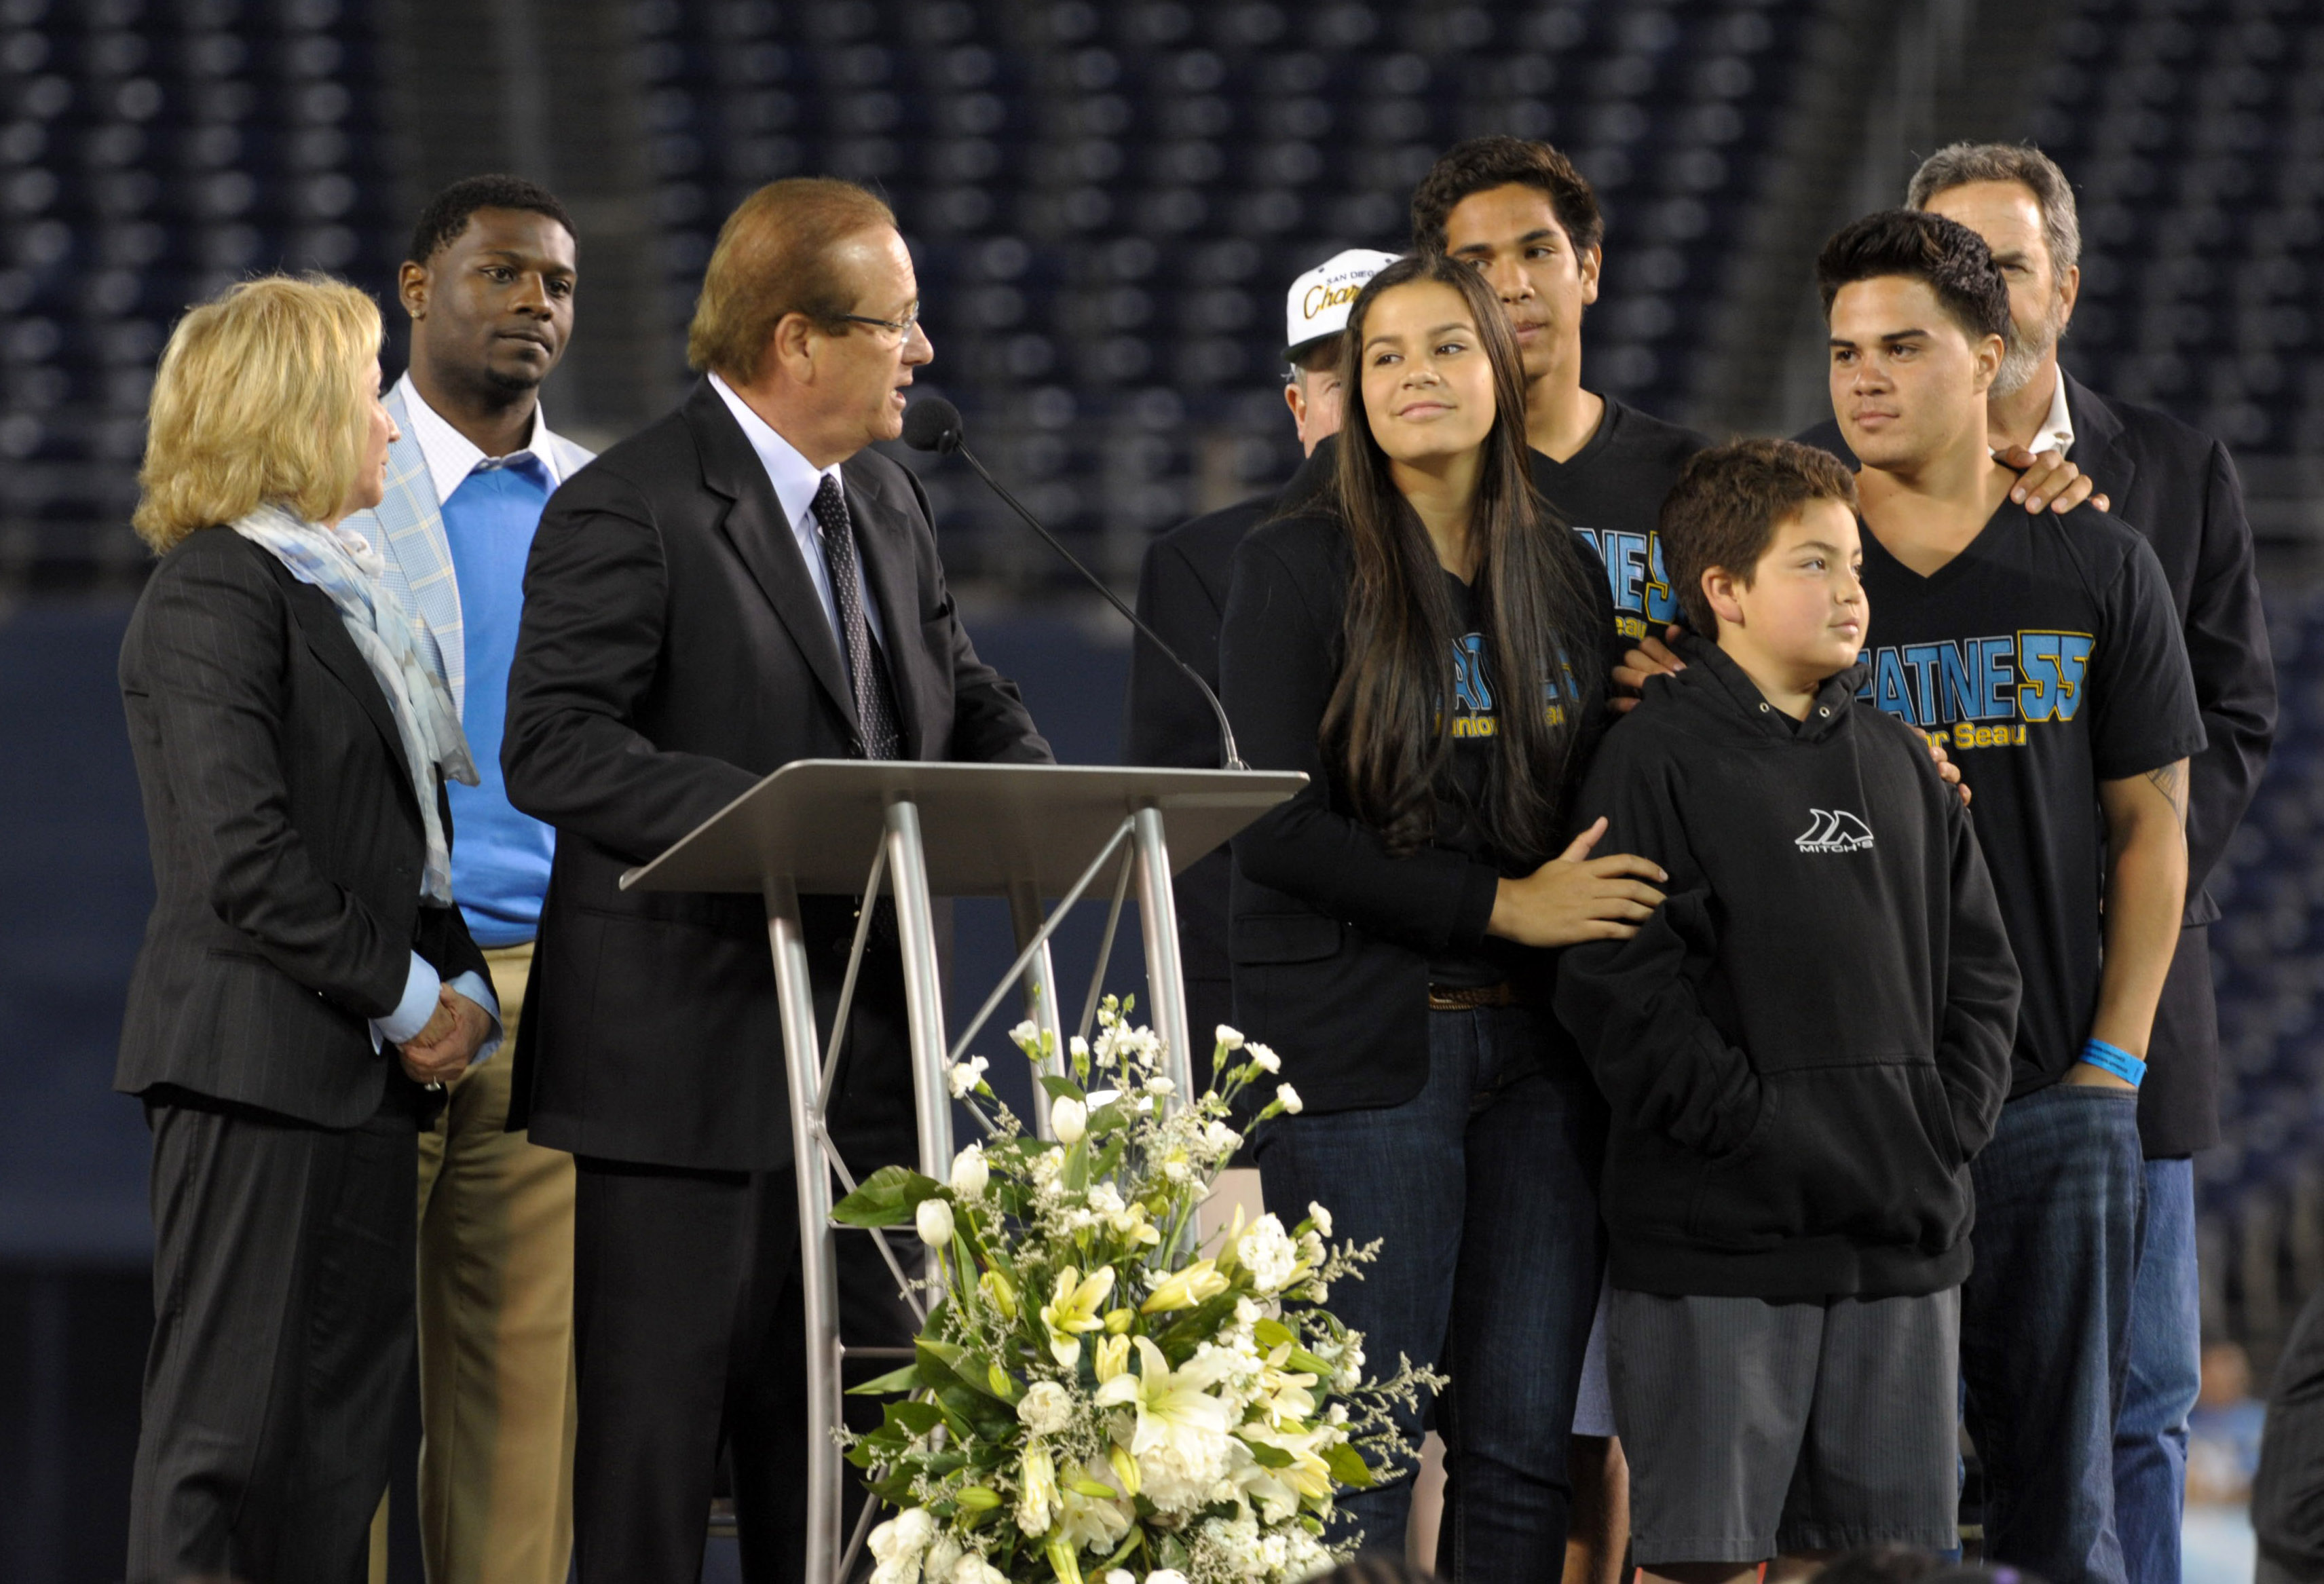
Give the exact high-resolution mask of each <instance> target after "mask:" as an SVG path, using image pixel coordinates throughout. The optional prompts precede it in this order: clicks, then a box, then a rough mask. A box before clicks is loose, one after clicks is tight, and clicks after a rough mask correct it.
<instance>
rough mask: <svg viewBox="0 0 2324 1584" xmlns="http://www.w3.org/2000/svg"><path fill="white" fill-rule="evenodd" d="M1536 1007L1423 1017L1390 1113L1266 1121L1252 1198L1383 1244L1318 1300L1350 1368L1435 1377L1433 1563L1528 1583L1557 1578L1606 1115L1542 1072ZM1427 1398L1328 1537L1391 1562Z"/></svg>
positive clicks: (1590, 1305) (1560, 1073)
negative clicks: (1437, 1478)
mask: <svg viewBox="0 0 2324 1584" xmlns="http://www.w3.org/2000/svg"><path fill="white" fill-rule="evenodd" d="M1544 1061H1545V1041H1544V1039H1543V1036H1542V1030H1541V1027H1540V1025H1539V1024H1538V1023H1536V1022H1535V1018H1534V1015H1533V1014H1532V1013H1530V1012H1527V1011H1526V1010H1524V1009H1522V1008H1477V1009H1475V1010H1472V1011H1462V1012H1436V1011H1432V1012H1431V1013H1429V1015H1428V1082H1427V1083H1426V1085H1425V1087H1424V1088H1423V1089H1422V1090H1421V1091H1420V1093H1419V1094H1418V1095H1416V1096H1415V1097H1414V1098H1413V1099H1412V1100H1410V1101H1406V1103H1405V1104H1403V1105H1400V1106H1393V1107H1389V1108H1387V1109H1385V1110H1362V1111H1342V1112H1339V1113H1337V1114H1334V1115H1331V1116H1300V1117H1283V1118H1279V1119H1277V1120H1275V1121H1273V1122H1270V1123H1268V1126H1267V1128H1265V1129H1264V1130H1263V1131H1262V1132H1261V1133H1260V1134H1259V1139H1258V1143H1257V1154H1258V1156H1259V1175H1260V1178H1261V1180H1262V1182H1263V1183H1264V1185H1265V1189H1266V1194H1267V1202H1268V1205H1269V1206H1271V1207H1272V1208H1274V1209H1275V1210H1276V1211H1278V1212H1279V1213H1281V1214H1282V1215H1283V1216H1284V1217H1285V1219H1286V1220H1296V1219H1297V1218H1298V1217H1300V1216H1302V1215H1305V1213H1306V1207H1307V1204H1308V1202H1310V1201H1315V1202H1321V1203H1322V1204H1323V1206H1324V1208H1325V1209H1327V1210H1329V1211H1331V1212H1332V1218H1333V1238H1332V1241H1333V1243H1335V1244H1337V1243H1342V1242H1347V1241H1351V1240H1352V1241H1354V1242H1356V1243H1358V1244H1363V1243H1369V1242H1370V1241H1371V1240H1372V1239H1375V1238H1377V1239H1380V1240H1381V1247H1380V1252H1379V1259H1378V1260H1376V1261H1375V1262H1374V1263H1372V1264H1371V1265H1369V1266H1365V1267H1364V1274H1363V1279H1362V1280H1360V1281H1355V1280H1350V1281H1343V1282H1341V1283H1338V1284H1336V1285H1334V1286H1333V1289H1332V1295H1331V1303H1330V1308H1331V1310H1332V1312H1333V1313H1334V1314H1337V1315H1338V1316H1339V1317H1340V1318H1341V1319H1342V1321H1344V1322H1347V1324H1348V1325H1349V1326H1351V1327H1352V1328H1353V1329H1355V1330H1357V1331H1362V1332H1363V1333H1364V1344H1363V1346H1364V1354H1365V1359H1366V1364H1365V1373H1366V1374H1368V1375H1374V1376H1383V1377H1384V1376H1388V1375H1392V1374H1394V1373H1395V1372H1396V1370H1397V1360H1398V1358H1399V1356H1403V1357H1408V1358H1411V1360H1412V1361H1413V1362H1414V1363H1415V1364H1428V1365H1433V1366H1434V1367H1435V1368H1438V1369H1439V1370H1441V1371H1443V1373H1444V1374H1446V1375H1449V1376H1450V1377H1452V1386H1451V1387H1450V1388H1449V1389H1448V1390H1447V1391H1446V1392H1445V1394H1444V1395H1443V1397H1442V1398H1441V1399H1440V1400H1439V1401H1438V1403H1437V1404H1436V1418H1435V1424H1436V1428H1437V1431H1438V1432H1439V1433H1440V1434H1441V1435H1442V1436H1443V1439H1444V1448H1445V1476H1446V1478H1445V1493H1444V1498H1445V1512H1444V1524H1443V1530H1442V1532H1441V1533H1440V1535H1439V1538H1438V1542H1437V1552H1436V1565H1437V1571H1438V1572H1439V1573H1441V1574H1443V1576H1444V1577H1446V1578H1448V1579H1453V1580H1456V1581H1457V1580H1464V1579H1476V1580H1480V1581H1482V1580H1490V1581H1491V1584H1526V1581H1527V1580H1534V1579H1541V1580H1554V1579H1558V1578H1559V1577H1560V1576H1561V1574H1562V1573H1563V1570H1564V1564H1565V1532H1566V1524H1567V1519H1568V1515H1569V1510H1570V1508H1571V1506H1572V1486H1571V1484H1570V1483H1569V1481H1568V1478H1567V1473H1566V1467H1565V1444H1566V1439H1567V1430H1568V1427H1569V1426H1570V1425H1571V1424H1572V1423H1573V1400H1574V1393H1575V1389H1576V1386H1577V1385H1578V1383H1579V1381H1580V1379H1581V1374H1582V1353H1583V1349H1585V1347H1586V1346H1587V1345H1588V1342H1589V1340H1590V1317H1591V1313H1592V1312H1594V1311H1595V1310H1596V1308H1597V1303H1598V1277H1599V1268H1600V1261H1601V1259H1602V1257H1603V1252H1604V1250H1603V1246H1602V1238H1601V1234H1600V1229H1599V1223H1598V1197H1597V1189H1596V1184H1597V1181H1598V1165H1599V1157H1600V1150H1601V1149H1602V1147H1603V1144H1604V1138H1605V1131H1606V1123H1605V1110H1604V1105H1603V1102H1602V1101H1600V1100H1599V1098H1598V1094H1597V1091H1596V1089H1595V1087H1594V1086H1593V1085H1592V1084H1591V1082H1590V1079H1589V1077H1588V1075H1587V1074H1586V1073H1582V1072H1580V1071H1578V1070H1566V1069H1564V1068H1563V1067H1561V1068H1559V1069H1558V1070H1555V1071H1551V1070H1548V1069H1546V1068H1545V1066H1544ZM1424 1418H1425V1405H1424V1408H1423V1409H1422V1410H1419V1411H1414V1412H1411V1413H1406V1414H1402V1415H1401V1416H1400V1419H1399V1428H1400V1429H1401V1431H1402V1432H1403V1434H1404V1437H1405V1440H1406V1455H1405V1456H1404V1457H1403V1458H1402V1459H1401V1460H1400V1462H1401V1463H1402V1466H1403V1467H1402V1471H1401V1473H1400V1474H1399V1476H1398V1477H1397V1478H1396V1479H1395V1480H1393V1481H1392V1482H1390V1483H1388V1484H1387V1485H1385V1486H1383V1487H1379V1488H1378V1489H1374V1490H1369V1491H1363V1492H1359V1493H1356V1494H1353V1495H1351V1496H1350V1497H1347V1498H1345V1499H1343V1500H1342V1503H1341V1510H1342V1514H1343V1515H1345V1517H1344V1520H1343V1529H1358V1528H1360V1529H1361V1530H1362V1532H1363V1535H1364V1542H1365V1543H1366V1545H1368V1546H1372V1547H1379V1548H1383V1549H1387V1550H1390V1551H1394V1552H1398V1553H1399V1554H1400V1553H1401V1552H1402V1551H1403V1549H1404V1537H1405V1526H1406V1511H1407V1508H1408V1506H1409V1505H1410V1502H1411V1497H1412V1472H1413V1469H1414V1467H1415V1465H1416V1463H1417V1460H1418V1454H1419V1448H1420V1440H1421V1433H1422V1428H1423V1420H1424Z"/></svg>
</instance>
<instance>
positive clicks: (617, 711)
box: [501, 380, 1051, 1171]
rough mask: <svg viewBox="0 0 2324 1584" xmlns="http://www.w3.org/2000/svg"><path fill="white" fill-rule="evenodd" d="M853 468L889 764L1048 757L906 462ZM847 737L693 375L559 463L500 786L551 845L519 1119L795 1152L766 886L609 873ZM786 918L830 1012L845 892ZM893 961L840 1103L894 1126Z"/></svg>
mask: <svg viewBox="0 0 2324 1584" xmlns="http://www.w3.org/2000/svg"><path fill="white" fill-rule="evenodd" d="M842 476H843V479H844V483H845V487H846V491H847V504H848V511H849V513H850V515H851V518H852V520H853V525H854V532H855V541H856V546H857V549H858V552H859V555H860V558H861V561H862V566H863V569H864V576H865V582H866V584H867V585H868V587H869V589H870V591H871V594H872V595H873V597H875V598H876V599H877V601H878V603H879V607H880V612H881V619H882V621H883V622H884V623H885V625H886V629H887V637H888V643H887V655H888V665H889V668H890V674H891V675H892V677H893V678H894V681H895V687H896V697H897V703H898V705H899V711H900V713H901V714H902V717H903V721H902V724H903V730H904V737H905V757H907V758H910V759H918V760H1012V761H1016V762H1019V763H1047V762H1048V761H1049V760H1050V758H1051V755H1050V752H1049V745H1048V744H1047V742H1046V741H1043V740H1042V739H1041V737H1040V735H1039V734H1038V733H1037V732H1036V731H1035V730H1034V729H1033V722H1032V719H1031V717H1030V716H1028V714H1026V711H1025V706H1024V704H1023V702H1022V701H1021V700H1020V699H1019V697H1018V694H1017V689H1016V687H1015V686H1013V685H1012V684H1010V682H1009V681H1008V680H1007V679H1006V678H1004V677H1001V675H1000V674H999V673H997V672H995V671H994V670H993V669H992V668H991V667H989V666H986V665H985V664H983V663H982V661H980V660H979V659H978V658H976V650H975V649H974V647H973V645H971V644H970V642H969V639H968V634H967V632H966V631H964V630H963V628H962V626H961V623H960V619H959V617H958V615H957V614H956V613H955V612H954V607H953V601H952V596H951V594H949V593H948V592H947V591H946V589H945V579H944V570H943V567H942V566H941V565H940V563H939V562H938V560H937V557H936V532H935V529H934V527H933V525H932V523H931V521H930V520H929V515H928V506H927V497H926V496H925V495H924V494H923V493H921V490H920V487H919V483H918V480H916V479H915V478H913V476H912V475H911V474H909V473H907V472H906V471H905V470H904V469H903V468H901V467H899V466H898V465H896V464H895V463H894V462H892V461H890V459H889V458H887V457H885V456H881V455H879V454H878V453H876V452H871V451H866V452H862V453H860V454H858V455H857V456H854V457H853V458H852V459H850V460H849V461H848V462H847V464H846V465H845V466H844V469H843V472H842ZM861 752H862V748H861V737H860V734H859V733H858V732H857V728H856V722H855V712H854V704H853V694H852V692H851V691H850V688H849V686H848V677H847V668H846V664H845V662H844V659H843V658H842V657H841V653H840V649H839V641H838V640H837V638H836V637H835V635H834V634H833V631H832V627H831V622H830V621H829V620H828V619H827V618H826V617H825V614H824V610H823V604H822V602H821V601H820V600H819V599H818V597H817V596H816V587H815V585H814V583H813V582H812V581H811V579H810V577H809V575H808V571H807V564H806V562H805V560H804V559H803V558H802V557H801V555H800V553H799V548H798V541H797V539H794V538H793V537H792V533H791V530H790V525H789V524H788V522H787V521H786V520H784V517H783V512H782V509H781V507H780V505H779V503H778V502H777V501H776V498H775V492H774V486H773V485H772V484H771V483H769V482H768V479H767V474H766V469H765V468H764V467H763V466H762V465H761V463H760V461H759V458H758V456H757V454H756V453H755V452H753V451H752V448H751V444H750V441H749V439H748V438H747V437H745V436H744V435H743V433H742V428H741V426H740V425H738V424H737V423H735V421H734V419H733V414H732V413H730V412H729V411H728V410H727V409H726V406H725V403H724V401H723V400H722V399H721V398H720V396H719V394H718V392H717V391H715V389H714V388H713V387H712V386H711V385H710V383H709V382H708V381H707V380H705V381H704V382H701V383H699V384H697V385H696V387H695V390H694V391H693V393H692V394H691V395H690V396H688V397H687V400H686V401H685V403H684V404H683V405H682V406H681V407H680V408H679V409H678V410H677V411H676V412H673V413H671V414H670V415H669V417H667V418H664V419H661V420H660V421H659V422H658V423H655V424H654V425H652V426H651V427H650V428H647V429H645V430H644V431H642V432H641V433H640V434H638V435H636V436H634V437H632V438H630V439H628V440H625V441H623V442H622V444H621V445H619V446H616V447H613V449H612V450H610V451H607V452H606V453H605V454H604V455H603V456H600V457H598V458H597V460H596V461H595V462H594V463H592V464H590V465H589V466H587V467H586V468H584V469H583V470H582V471H581V472H580V473H578V474H575V475H574V476H573V477H572V478H571V479H569V480H567V482H566V483H565V484H564V485H563V487H561V488H560V489H559V490H558V492H557V493H556V495H555V496H553V497H552V498H551V499H550V501H549V507H548V510H547V511H545V512H544V513H543V514H542V516H541V520H540V527H539V531H538V532H537V533H536V534H535V535H534V536H533V541H532V552H531V558H530V561H529V562H528V563H527V565H526V567H525V576H524V619H523V623H522V625H521V628H520V630H519V633H518V638H517V648H516V658H515V661H514V663H513V664H512V667H511V668H510V671H509V697H508V724H507V728H506V732H505V734H504V736H503V740H502V749H501V763H502V767H503V769H504V771H505V772H506V775H507V778H508V791H509V800H510V802H512V803H513V804H514V805H515V806H517V807H518V808H520V809H522V810H523V811H524V812H525V813H527V814H530V815H532V816H534V817H535V818H536V819H540V820H544V821H546V822H548V823H549V824H552V825H555V826H556V827H557V833H558V839H557V858H556V861H555V863H554V865H553V866H552V868H551V870H550V871H549V895H548V898H547V899H546V901H545V902H544V904H543V907H542V911H541V918H540V932H539V938H538V940H537V942H536V944H535V946H534V962H533V970H532V983H531V989H530V995H529V1002H528V1008H527V1013H526V1016H525V1018H524V1020H523V1022H522V1023H521V1025H520V1027H519V1034H518V1050H517V1062H518V1069H517V1073H516V1088H517V1094H516V1098H515V1101H514V1102H513V1104H514V1107H515V1110H514V1114H513V1115H512V1118H511V1123H510V1125H511V1126H512V1127H517V1126H523V1127H528V1128H530V1133H531V1137H532V1139H533V1142H535V1143H536V1144H544V1145H548V1146H549V1147H552V1148H556V1149H563V1150H569V1151H571V1152H572V1153H574V1154H576V1155H580V1156H594V1157H599V1158H603V1159H609V1160H616V1161H628V1162H635V1163H641V1164H646V1165H663V1166H680V1167H696V1168H715V1169H720V1170H728V1171H758V1170H768V1169H772V1168H775V1167H779V1166H781V1165H786V1164H787V1163H788V1161H789V1160H790V1153H791V1152H790V1129H789V1122H788V1115H789V1107H788V1100H787V1097H786V1095H785V1091H784V1080H783V1048H782V1037H781V1028H780V1023H779V1015H778V1006H777V1001H776V995H775V984H774V970H773V967H772V964H771V962H770V958H769V955H768V951H767V928H766V915H765V911H764V908H763V907H762V906H761V902H760V899H759V898H757V897H755V896H721V895H711V894H707V893H697V892H667V891H631V892H626V893H625V892H623V891H622V890H621V889H619V886H618V883H617V882H618V881H619V879H620V877H621V874H622V870H626V869H629V868H631V867H632V866H634V865H637V864H641V863H644V862H646V861H649V860H650V859H652V858H653V857H654V856H655V855H657V854H658V853H659V852H662V851H663V849H665V848H667V847H668V846H669V844H670V843H673V842H675V841H677V840H678V838H679V837H680V836H683V835H685V834H686V833H687V832H688V831H690V830H692V829H694V827H695V826H696V825H698V824H701V823H702V822H703V821H704V820H705V819H707V818H709V817H710V816H711V815H714V814H715V813H717V812H718V811H719V810H720V809H721V808H724V806H726V805H727V804H729V803H731V802H732V801H733V799H734V798H736V797H740V796H741V795H742V793H744V792H746V791H748V790H749V789H750V788H751V787H752V786H753V785H755V784H756V783H757V782H758V781H759V780H760V779H761V778H763V777H765V776H767V775H769V774H770V773H771V772H773V771H774V770H776V769H780V768H781V767H782V766H783V765H785V764H787V763H788V762H790V761H791V760H799V759H846V758H851V757H855V756H857V755H859V754H860V753H861ZM863 861H864V864H865V866H866V867H867V868H868V867H869V866H870V864H871V853H869V852H866V853H865V854H864V855H863ZM801 911H802V914H803V916H804V921H805V925H806V929H807V947H808V951H809V953H810V955H811V958H812V960H813V962H814V963H815V965H816V969H817V971H818V975H817V976H818V981H822V980H824V979H825V978H826V977H827V978H828V980H829V981H830V984H829V987H828V990H827V992H826V991H825V987H824V986H823V984H822V983H820V982H819V983H818V995H817V1001H818V1010H819V1011H820V1013H821V1015H822V1018H824V1020H825V1024H826V1026H827V1025H828V1021H829V1018H831V1016H832V1013H833V1008H834V1006H835V1002H836V999H837V978H838V971H839V970H840V969H841V968H842V967H843V966H844V961H845V955H846V952H847V948H848V944H849V939H850V934H851V931H852V929H853V918H854V903H853V899H852V898H840V897H809V898H803V900H802V907H801ZM893 955H894V954H893V953H878V952H874V953H871V954H870V955H869V956H868V957H867V961H866V965H865V967H866V983H865V984H864V986H863V987H862V989H860V990H859V991H858V997H857V1001H856V1011H855V1015H854V1017H853V1018H852V1019H851V1020H850V1032H849V1036H848V1054H847V1055H846V1057H845V1058H844V1061H843V1064H842V1069H841V1072H840V1073H839V1075H838V1077H837V1079H836V1081H835V1082H836V1084H837V1088H838V1093H837V1096H836V1097H835V1109H836V1110H840V1111H842V1112H844V1113H845V1114H846V1116H847V1117H848V1119H850V1121H851V1123H852V1124H853V1125H855V1126H857V1127H860V1128H865V1129H873V1130H877V1131H879V1132H881V1133H882V1134H887V1133H890V1132H892V1131H893V1130H894V1129H895V1128H897V1127H899V1126H900V1127H901V1128H902V1129H903V1132H904V1135H905V1136H906V1137H908V1136H909V1121H908V1119H909V1115H910V1110H911V1093H910V1083H909V1079H908V1071H909V1069H908V1064H907V1063H906V1059H905V1053H906V1051H907V1050H908V1045H907V1044H906V1036H905V1030H904V1023H903V1008H902V1005H901V999H900V993H901V992H900V980H899V979H897V978H895V977H894V975H893V972H892V970H891V969H890V968H888V967H886V966H884V964H886V963H887V962H890V961H891V960H892V958H893ZM825 970H829V971H830V972H829V973H828V974H827V975H826V974H825V972H823V971H825Z"/></svg>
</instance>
